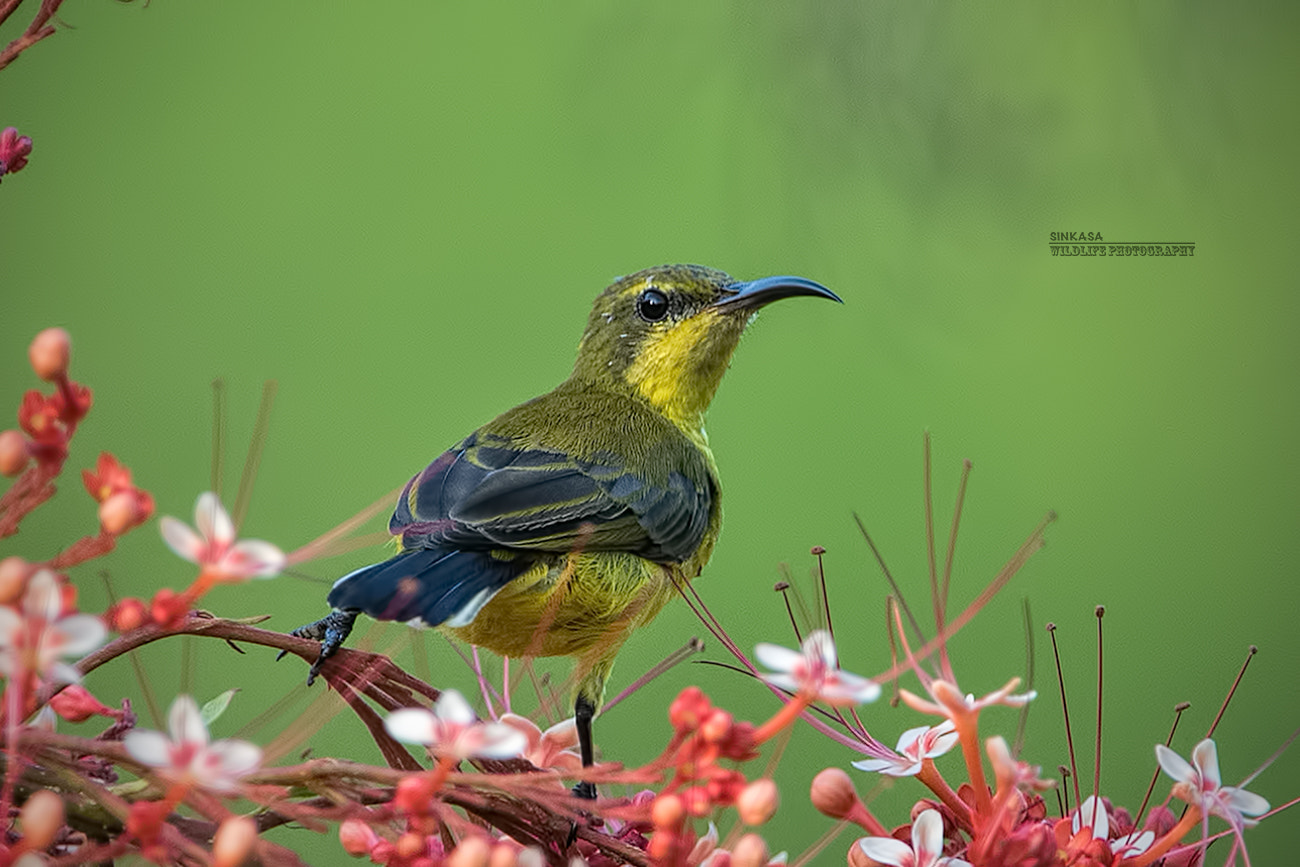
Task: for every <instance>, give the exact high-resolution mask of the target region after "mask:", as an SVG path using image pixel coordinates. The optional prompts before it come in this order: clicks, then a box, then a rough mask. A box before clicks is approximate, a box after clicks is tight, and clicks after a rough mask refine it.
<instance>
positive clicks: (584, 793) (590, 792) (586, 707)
mask: <svg viewBox="0 0 1300 867" xmlns="http://www.w3.org/2000/svg"><path fill="white" fill-rule="evenodd" d="M595 715H596V704H595V702H593V701H592V700H591V699H589V698H587V696H586V695H584V694H582V693H578V698H577V699H576V700H575V701H574V702H573V717H574V721H575V722H576V723H577V725H578V750H579V752H581V753H582V766H583V767H584V768H589V767H591V766H592V765H593V764H595V761H596V751H595V748H594V746H593V744H592V742H591V719H592V717H594V716H595ZM573 794H574V795H576V796H577V797H579V798H586V799H587V800H588V801H594V800H596V784H595V783H592V782H588V781H586V780H584V781H582V782H581V783H578V784H577V785H576V786H574V787H573Z"/></svg>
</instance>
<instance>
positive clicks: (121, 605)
mask: <svg viewBox="0 0 1300 867" xmlns="http://www.w3.org/2000/svg"><path fill="white" fill-rule="evenodd" d="M104 620H105V621H107V623H108V628H109V629H111V630H113V631H114V632H130V631H131V630H132V629H139V628H140V627H141V626H144V625H145V623H147V622H148V621H149V612H147V611H146V610H145V607H144V603H143V602H141V601H140V600H139V599H136V598H135V597H134V596H128V597H127V598H126V599H122V600H119V601H117V602H115V603H113V605H112V606H111V607H110V608H109V609H108V610H107V611H105V612H104Z"/></svg>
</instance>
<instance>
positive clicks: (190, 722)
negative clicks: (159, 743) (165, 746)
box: [167, 695, 208, 747]
mask: <svg viewBox="0 0 1300 867" xmlns="http://www.w3.org/2000/svg"><path fill="white" fill-rule="evenodd" d="M167 730H168V731H169V732H170V733H171V736H172V743H174V744H176V745H177V746H180V745H182V744H189V745H195V746H201V747H202V746H207V744H208V727H207V726H205V725H204V724H203V715H202V714H200V713H199V706H198V704H196V703H195V701H194V699H193V698H192V697H190V696H188V695H178V696H176V698H175V700H174V701H172V708H171V712H170V713H168V714H167Z"/></svg>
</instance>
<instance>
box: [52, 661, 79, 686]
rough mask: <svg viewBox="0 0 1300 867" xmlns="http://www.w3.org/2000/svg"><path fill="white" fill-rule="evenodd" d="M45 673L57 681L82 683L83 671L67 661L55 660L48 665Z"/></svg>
mask: <svg viewBox="0 0 1300 867" xmlns="http://www.w3.org/2000/svg"><path fill="white" fill-rule="evenodd" d="M45 673H46V674H47V675H49V678H50V679H51V680H53V681H54V682H55V683H81V672H80V671H77V669H75V668H73V667H72V666H70V665H68V664H67V663H66V662H60V661H58V660H55V661H54V662H51V663H50V664H49V665H48V666H47V667H46V671H45Z"/></svg>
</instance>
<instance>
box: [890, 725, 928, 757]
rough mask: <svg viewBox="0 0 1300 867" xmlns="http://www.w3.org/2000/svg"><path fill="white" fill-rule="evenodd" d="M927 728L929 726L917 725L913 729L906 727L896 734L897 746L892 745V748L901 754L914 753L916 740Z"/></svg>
mask: <svg viewBox="0 0 1300 867" xmlns="http://www.w3.org/2000/svg"><path fill="white" fill-rule="evenodd" d="M929 730H930V727H929V726H917V727H916V728H914V729H908V730H907V731H905V732H903V733H902V734H901V735H899V736H898V746H896V747H894V749H896V750H898V752H900V753H902V754H903V755H908V754H915V753H916V752H917V750H916V743H917V741H919V740H920V739H921V735H923V734H925V733H926V732H928V731H929ZM909 751H910V753H909Z"/></svg>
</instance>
